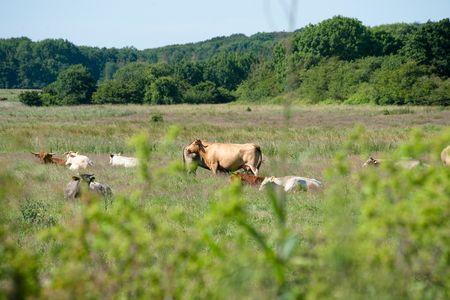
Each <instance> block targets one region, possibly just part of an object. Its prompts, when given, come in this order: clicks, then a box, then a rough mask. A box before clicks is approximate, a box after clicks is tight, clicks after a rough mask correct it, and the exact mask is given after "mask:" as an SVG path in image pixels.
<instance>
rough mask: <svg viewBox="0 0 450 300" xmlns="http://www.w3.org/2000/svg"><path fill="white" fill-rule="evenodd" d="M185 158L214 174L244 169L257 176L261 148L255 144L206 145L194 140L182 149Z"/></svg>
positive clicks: (260, 159)
mask: <svg viewBox="0 0 450 300" xmlns="http://www.w3.org/2000/svg"><path fill="white" fill-rule="evenodd" d="M186 157H188V158H190V159H191V162H198V165H199V166H201V167H204V168H206V169H209V170H211V171H212V172H213V173H214V174H217V172H218V171H222V172H233V171H237V170H239V169H244V170H250V171H252V173H253V174H254V175H256V176H258V169H259V167H260V166H261V163H262V153H261V148H260V147H259V146H258V145H255V144H221V143H208V144H207V143H203V142H202V141H201V140H195V141H194V142H192V143H191V144H190V145H189V146H186V147H185V148H184V150H183V158H186ZM185 162H186V160H185Z"/></svg>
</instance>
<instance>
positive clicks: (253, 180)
mask: <svg viewBox="0 0 450 300" xmlns="http://www.w3.org/2000/svg"><path fill="white" fill-rule="evenodd" d="M230 179H231V181H234V180H239V181H240V182H241V183H243V184H247V185H252V186H260V185H261V183H262V182H263V181H264V179H265V177H261V176H255V175H250V174H244V173H234V174H231V176H230Z"/></svg>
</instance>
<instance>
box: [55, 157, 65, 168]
mask: <svg viewBox="0 0 450 300" xmlns="http://www.w3.org/2000/svg"><path fill="white" fill-rule="evenodd" d="M52 163H54V164H55V165H60V166H65V165H66V160H65V159H64V158H58V157H53V156H52Z"/></svg>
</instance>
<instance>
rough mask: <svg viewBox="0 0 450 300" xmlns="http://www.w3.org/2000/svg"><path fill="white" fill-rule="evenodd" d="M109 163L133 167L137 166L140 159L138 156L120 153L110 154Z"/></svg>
mask: <svg viewBox="0 0 450 300" xmlns="http://www.w3.org/2000/svg"><path fill="white" fill-rule="evenodd" d="M109 163H110V164H111V165H112V166H123V167H125V168H132V167H136V166H137V164H138V160H137V158H134V157H126V156H121V155H120V153H119V154H110V155H109Z"/></svg>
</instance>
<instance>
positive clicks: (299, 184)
mask: <svg viewBox="0 0 450 300" xmlns="http://www.w3.org/2000/svg"><path fill="white" fill-rule="evenodd" d="M268 183H274V184H276V185H279V186H282V187H283V188H284V190H285V191H286V192H290V191H294V190H296V189H301V190H319V189H321V188H322V187H323V184H322V182H320V181H319V180H317V179H313V178H306V177H300V176H284V177H274V176H271V177H266V178H265V179H264V180H263V182H262V183H261V186H260V187H259V190H260V191H261V190H263V189H264V186H265V185H266V184H268Z"/></svg>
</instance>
